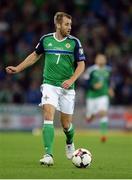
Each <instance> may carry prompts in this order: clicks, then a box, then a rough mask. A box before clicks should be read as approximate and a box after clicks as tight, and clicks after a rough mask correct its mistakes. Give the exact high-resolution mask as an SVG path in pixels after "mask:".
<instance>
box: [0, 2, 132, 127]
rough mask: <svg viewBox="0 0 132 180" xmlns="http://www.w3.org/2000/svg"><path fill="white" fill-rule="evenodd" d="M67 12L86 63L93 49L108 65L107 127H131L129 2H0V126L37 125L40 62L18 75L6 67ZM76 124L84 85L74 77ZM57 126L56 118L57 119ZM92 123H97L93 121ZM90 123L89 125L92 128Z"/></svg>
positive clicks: (131, 24)
mask: <svg viewBox="0 0 132 180" xmlns="http://www.w3.org/2000/svg"><path fill="white" fill-rule="evenodd" d="M56 11H65V12H68V13H70V14H71V15H72V16H73V28H72V34H73V35H75V36H77V37H78V38H79V39H80V40H81V42H82V45H83V47H84V51H85V55H86V57H87V64H86V66H87V67H88V66H89V65H91V64H93V61H94V56H95V54H96V53H97V52H100V51H101V52H104V53H105V54H106V55H107V58H108V63H109V64H110V65H111V66H112V80H113V81H112V83H113V87H114V90H115V97H114V98H113V99H112V101H111V108H110V112H109V117H110V118H109V119H110V127H111V128H121V129H124V128H127V129H132V6H131V1H130V0H118V1H115V0H108V1H105V0H67V1H64V0H60V1H59V0H50V1H48V0H26V1H24V0H13V1H8V0H0V130H8V129H9V130H31V129H32V128H35V127H40V126H41V123H42V117H41V112H40V109H39V107H38V106H37V105H38V104H39V102H40V97H41V94H40V85H41V80H42V79H41V74H42V65H43V62H42V61H41V60H40V61H39V62H38V63H37V64H35V65H34V66H33V67H31V68H28V69H26V70H25V71H23V72H22V73H19V74H16V75H7V74H6V73H5V67H6V66H8V65H17V64H18V63H20V62H21V61H22V60H23V59H24V58H25V57H26V56H27V55H28V54H29V53H31V52H32V51H33V50H34V48H35V46H36V44H37V42H38V40H39V39H40V37H41V36H42V35H43V34H45V33H49V32H52V31H54V24H53V16H54V14H55V12H56ZM76 91H77V96H76V111H75V115H74V119H75V121H74V122H75V125H76V127H77V128H89V126H87V123H86V122H85V120H84V119H85V118H84V115H85V87H84V85H83V82H82V80H81V78H80V79H79V80H78V81H77V90H76ZM55 123H56V126H59V122H58V121H57V120H56V121H55ZM91 126H92V127H97V126H98V125H97V123H96V122H94V123H93V124H92V125H91ZM91 126H90V127H91Z"/></svg>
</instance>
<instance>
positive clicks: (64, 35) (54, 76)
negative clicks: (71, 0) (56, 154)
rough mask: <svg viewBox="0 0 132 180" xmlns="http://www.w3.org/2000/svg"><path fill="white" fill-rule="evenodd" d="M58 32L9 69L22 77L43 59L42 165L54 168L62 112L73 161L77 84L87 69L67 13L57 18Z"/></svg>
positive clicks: (67, 150)
mask: <svg viewBox="0 0 132 180" xmlns="http://www.w3.org/2000/svg"><path fill="white" fill-rule="evenodd" d="M54 24H55V28H56V31H55V32H54V33H50V34H46V35H44V36H42V37H41V39H40V41H39V43H38V44H37V46H36V48H35V50H34V52H33V53H31V54H30V55H29V56H28V57H27V58H26V59H25V60H24V61H23V62H22V63H20V64H19V65H17V66H8V67H7V68H6V71H7V73H10V74H14V73H19V72H21V71H22V70H24V69H25V68H27V67H28V66H31V65H33V64H34V63H35V62H36V61H37V60H38V59H39V58H40V57H41V56H42V55H43V56H44V61H45V65H44V69H43V84H42V86H41V91H42V98H41V106H42V108H43V118H44V124H43V131H42V132H43V133H42V136H43V142H44V150H45V151H44V152H45V153H44V156H43V158H42V159H40V163H41V164H46V165H53V164H54V161H53V141H54V125H53V120H54V114H55V110H56V109H57V110H59V111H60V114H61V118H60V119H61V124H62V127H63V130H64V133H65V135H66V156H67V158H68V159H71V158H72V153H73V152H74V150H75V147H74V142H73V136H74V127H73V124H72V114H73V111H74V102H75V90H74V82H75V81H76V80H77V79H78V77H79V76H80V75H81V74H82V72H83V71H84V68H85V62H84V61H85V56H84V53H83V49H82V46H81V43H80V41H79V40H78V39H77V38H75V37H74V36H71V35H70V32H71V26H72V17H71V16H70V15H69V14H67V13H64V12H57V13H56V14H55V16H54Z"/></svg>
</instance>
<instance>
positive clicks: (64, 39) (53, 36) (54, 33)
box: [53, 33, 67, 42]
mask: <svg viewBox="0 0 132 180" xmlns="http://www.w3.org/2000/svg"><path fill="white" fill-rule="evenodd" d="M53 37H54V39H55V40H56V41H58V42H62V41H65V40H66V39H67V37H65V38H64V39H62V40H59V39H57V38H56V37H55V33H53Z"/></svg>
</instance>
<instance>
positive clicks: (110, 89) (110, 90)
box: [109, 88, 115, 98]
mask: <svg viewBox="0 0 132 180" xmlns="http://www.w3.org/2000/svg"><path fill="white" fill-rule="evenodd" d="M109 96H110V97H111V98H113V97H114V96H115V93H114V90H113V89H112V88H109Z"/></svg>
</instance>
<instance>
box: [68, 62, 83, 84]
mask: <svg viewBox="0 0 132 180" xmlns="http://www.w3.org/2000/svg"><path fill="white" fill-rule="evenodd" d="M84 69H85V63H84V61H82V62H79V63H78V65H77V68H76V70H75V72H74V74H73V76H72V77H71V78H70V80H72V82H73V83H74V82H75V81H76V80H77V79H78V78H79V76H80V75H81V74H82V73H83V71H84Z"/></svg>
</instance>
